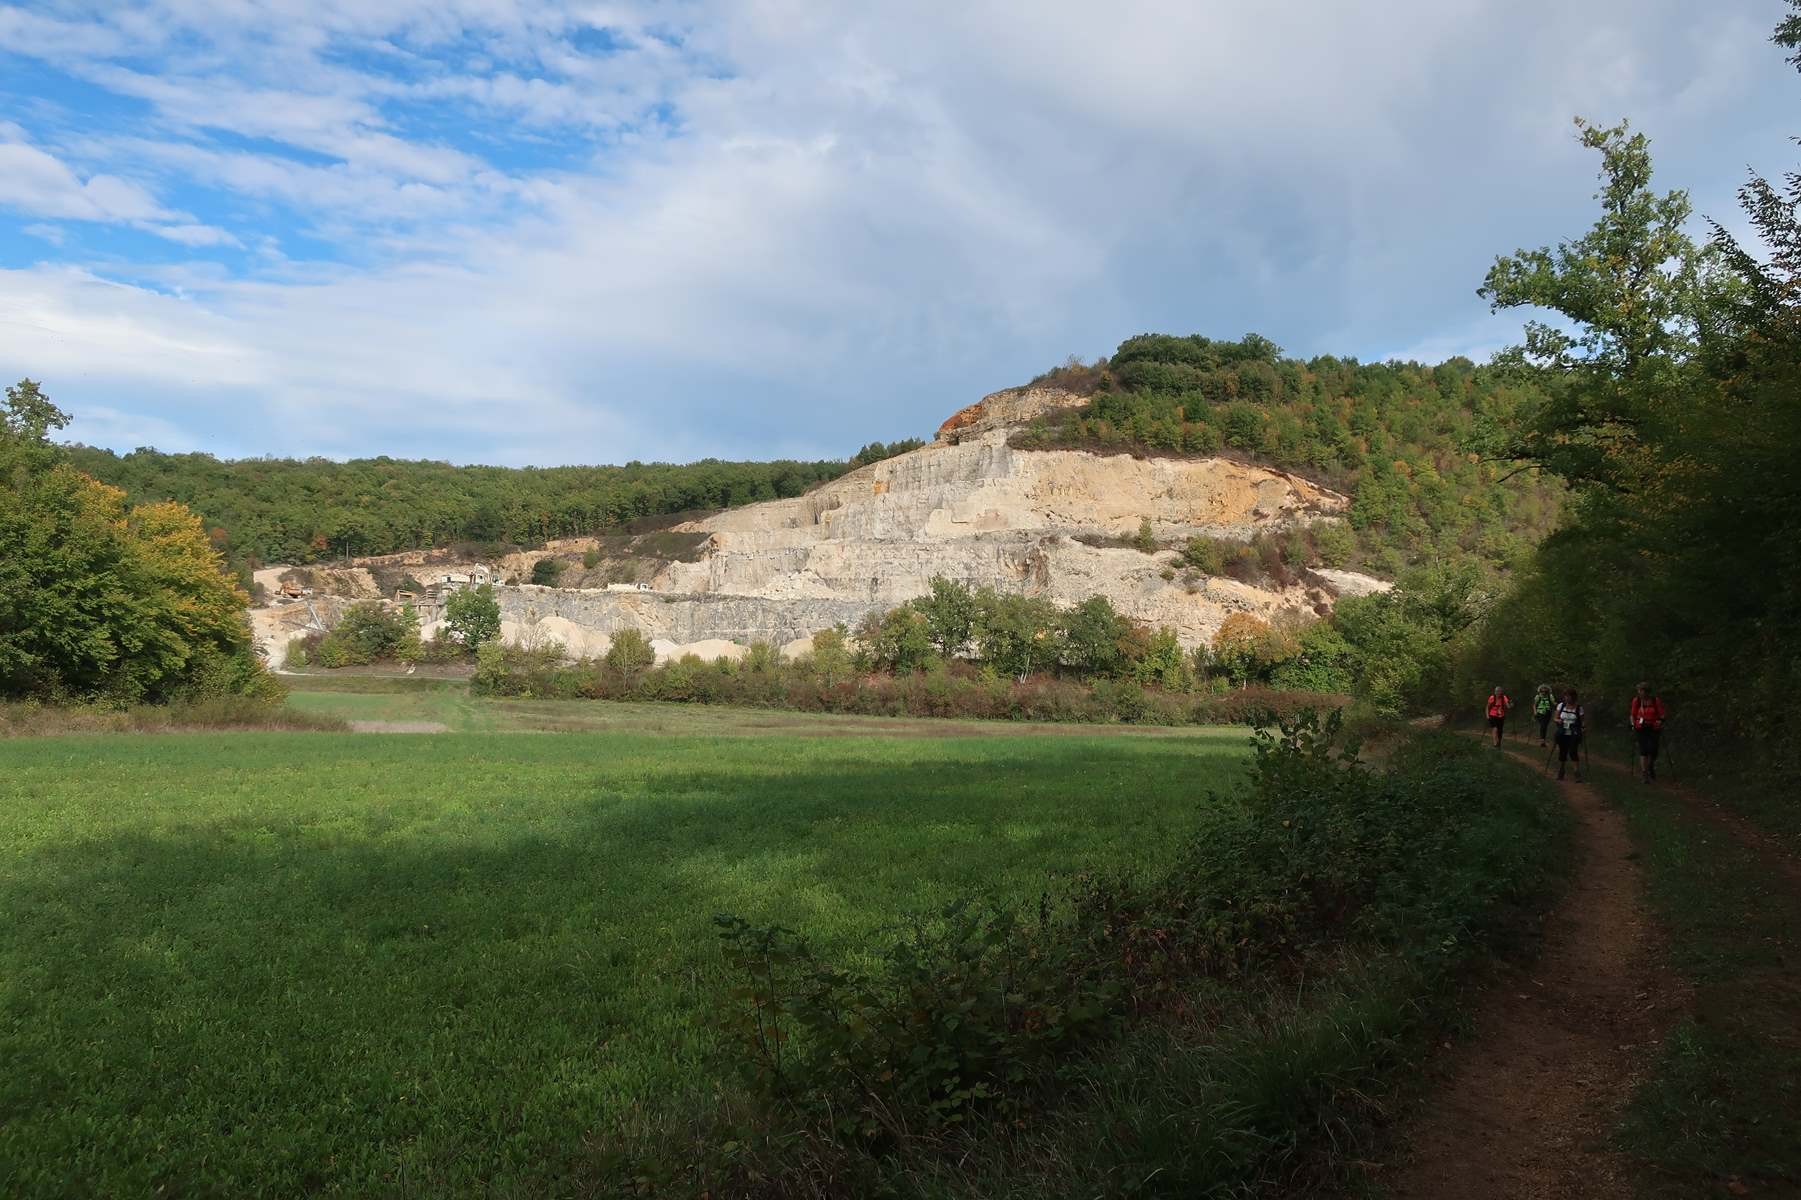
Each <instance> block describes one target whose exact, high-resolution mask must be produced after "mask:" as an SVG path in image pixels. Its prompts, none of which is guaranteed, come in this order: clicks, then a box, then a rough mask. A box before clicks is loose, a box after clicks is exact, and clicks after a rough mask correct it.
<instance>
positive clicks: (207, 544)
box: [0, 380, 279, 703]
mask: <svg viewBox="0 0 1801 1200" xmlns="http://www.w3.org/2000/svg"><path fill="white" fill-rule="evenodd" d="M67 420H68V418H67V417H66V416H65V415H64V414H63V413H61V412H60V411H59V410H58V409H57V408H56V407H55V406H54V405H53V404H51V403H50V401H49V399H48V398H47V397H45V396H44V395H43V393H42V392H41V391H40V390H39V388H38V386H37V385H36V384H35V383H33V382H32V381H30V380H24V381H21V382H20V383H19V384H18V385H17V386H15V387H9V388H7V389H6V407H5V413H4V416H3V417H0V546H4V547H5V553H4V554H0V695H5V696H34V697H39V698H43V699H52V700H56V699H65V698H82V699H103V700H108V701H114V702H118V703H135V702H140V701H149V702H160V701H166V700H174V699H181V698H188V697H198V696H213V695H225V694H235V695H249V696H262V697H267V696H273V695H278V694H279V688H278V687H277V686H276V685H275V684H274V682H273V680H271V679H270V678H269V676H268V675H267V674H266V673H265V672H264V670H263V668H262V665H261V663H260V662H259V661H258V659H257V657H256V653H255V649H254V646H253V645H252V643H251V639H250V630H249V625H248V622H247V621H246V620H245V616H244V610H245V607H246V605H247V604H248V602H249V598H248V596H246V595H245V593H244V592H243V590H242V589H241V588H239V587H238V586H237V584H236V583H235V581H234V580H233V579H232V578H231V577H230V576H228V575H227V574H226V573H225V571H224V569H223V563H222V561H221V559H220V557H219V554H218V552H217V551H216V550H215V549H214V547H213V544H212V542H211V541H210V540H209V539H208V538H207V535H206V531H205V528H204V527H203V526H202V525H201V523H200V521H199V519H198V518H197V517H195V516H194V514H193V513H191V512H190V511H188V509H187V508H185V507H184V506H182V505H180V504H176V503H173V502H165V503H158V504H146V505H140V506H139V507H137V508H135V509H134V508H131V507H129V506H128V505H127V504H126V503H125V496H124V493H122V492H120V491H119V490H118V489H116V488H110V487H107V486H105V485H104V484H100V483H97V482H96V481H94V480H93V479H90V478H88V477H87V476H86V475H83V474H82V473H81V472H79V471H77V470H75V469H74V468H73V467H71V466H70V465H69V464H68V463H67V462H66V461H64V457H63V453H62V451H61V449H60V448H59V447H56V446H53V445H51V444H50V442H49V440H48V437H49V433H50V431H51V430H53V429H59V428H61V427H62V426H63V425H64V424H66V423H67Z"/></svg>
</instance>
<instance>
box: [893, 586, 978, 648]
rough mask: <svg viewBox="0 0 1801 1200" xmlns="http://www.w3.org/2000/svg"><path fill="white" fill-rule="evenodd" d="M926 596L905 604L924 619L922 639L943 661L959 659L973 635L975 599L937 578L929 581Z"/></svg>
mask: <svg viewBox="0 0 1801 1200" xmlns="http://www.w3.org/2000/svg"><path fill="white" fill-rule="evenodd" d="M931 586H932V590H931V592H930V594H928V595H925V596H920V597H918V598H917V599H914V600H910V601H908V606H909V607H911V608H913V609H914V610H915V611H917V612H919V613H920V614H921V615H922V616H924V617H925V621H926V635H927V636H928V637H929V638H930V639H931V642H932V644H933V645H934V646H936V647H937V648H938V653H939V654H941V655H943V656H944V657H945V658H957V657H960V656H961V655H962V654H963V653H964V652H965V651H967V650H968V649H969V642H970V639H971V638H972V637H973V636H974V635H975V621H976V598H975V593H973V592H971V591H970V590H969V587H968V586H967V585H966V584H962V583H958V582H957V581H956V580H953V579H946V578H944V577H943V576H941V575H935V576H933V577H932V585H931Z"/></svg>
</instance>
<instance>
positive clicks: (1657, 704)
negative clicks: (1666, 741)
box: [1631, 683, 1665, 783]
mask: <svg viewBox="0 0 1801 1200" xmlns="http://www.w3.org/2000/svg"><path fill="white" fill-rule="evenodd" d="M1664 717H1665V711H1664V707H1663V699H1662V697H1660V696H1659V695H1658V694H1657V689H1656V688H1654V687H1652V686H1651V685H1650V684H1649V683H1641V684H1639V685H1638V693H1637V694H1636V695H1634V696H1633V697H1632V711H1631V720H1632V733H1633V736H1634V737H1636V738H1637V739H1638V771H1639V778H1640V779H1642V780H1644V781H1645V782H1646V783H1650V782H1652V781H1653V780H1655V779H1656V778H1657V747H1658V743H1659V742H1661V741H1662V740H1663V722H1664Z"/></svg>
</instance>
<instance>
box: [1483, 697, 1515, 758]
mask: <svg viewBox="0 0 1801 1200" xmlns="http://www.w3.org/2000/svg"><path fill="white" fill-rule="evenodd" d="M1512 707H1513V697H1512V696H1509V695H1508V694H1507V689H1506V688H1504V687H1502V686H1501V685H1500V684H1498V683H1497V684H1495V690H1494V691H1492V692H1490V693H1489V694H1488V727H1489V728H1490V729H1492V730H1494V731H1495V749H1497V750H1499V749H1500V748H1501V732H1502V729H1503V728H1504V727H1505V726H1506V724H1507V712H1508V710H1509V709H1511V708H1512Z"/></svg>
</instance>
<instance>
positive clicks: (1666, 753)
mask: <svg viewBox="0 0 1801 1200" xmlns="http://www.w3.org/2000/svg"><path fill="white" fill-rule="evenodd" d="M1658 749H1660V750H1662V751H1663V762H1664V765H1665V766H1667V767H1668V768H1669V769H1670V782H1671V783H1681V782H1682V780H1680V779H1678V778H1677V777H1676V760H1675V759H1673V758H1671V757H1670V747H1669V743H1668V742H1667V741H1666V742H1665V743H1664V744H1663V745H1661V746H1659V747H1658Z"/></svg>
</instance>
